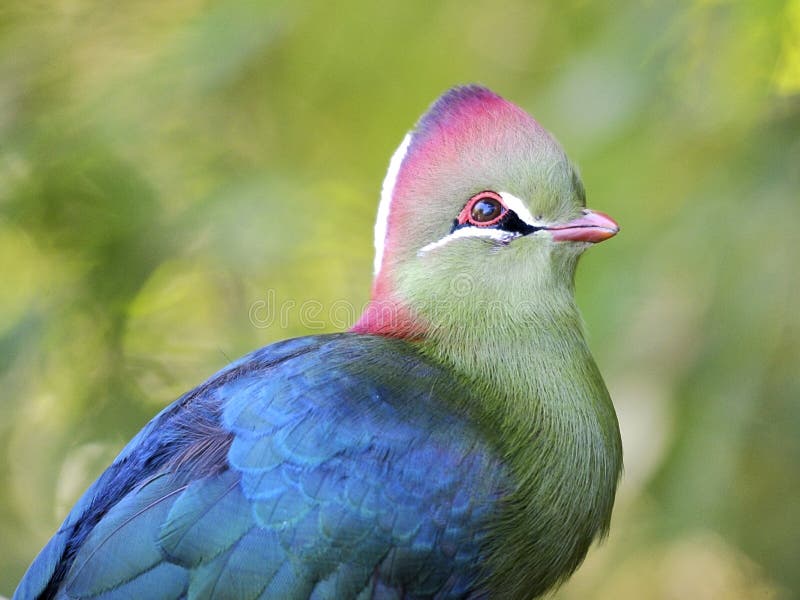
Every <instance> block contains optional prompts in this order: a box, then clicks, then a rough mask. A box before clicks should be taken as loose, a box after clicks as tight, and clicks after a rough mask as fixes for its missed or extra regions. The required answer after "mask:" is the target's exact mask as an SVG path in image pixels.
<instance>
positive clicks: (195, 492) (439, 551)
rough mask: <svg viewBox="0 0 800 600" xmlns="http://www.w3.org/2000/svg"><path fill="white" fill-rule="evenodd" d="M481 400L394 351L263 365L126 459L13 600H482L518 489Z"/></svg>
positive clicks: (393, 345)
mask: <svg viewBox="0 0 800 600" xmlns="http://www.w3.org/2000/svg"><path fill="white" fill-rule="evenodd" d="M469 394H470V391H469V389H468V387H467V386H465V385H464V384H463V382H461V381H458V380H456V379H455V378H454V377H452V376H451V375H450V374H448V373H446V372H445V371H444V370H443V369H441V368H440V367H438V366H436V365H433V364H431V363H430V362H428V361H427V360H426V359H425V358H423V357H422V356H421V355H419V354H418V353H417V351H416V350H415V349H414V348H413V347H412V346H411V345H409V344H407V343H405V342H401V341H397V340H388V339H384V338H376V337H370V336H357V335H353V334H341V335H335V336H319V337H314V338H302V339H300V340H292V341H290V342H286V343H283V344H278V345H274V346H271V347H268V348H266V349H263V350H261V351H258V352H256V353H254V354H252V355H250V356H249V357H246V358H245V359H243V360H241V361H239V362H238V363H235V364H234V365H232V366H231V367H229V368H228V369H226V370H225V371H223V372H221V373H220V374H218V375H217V376H215V377H214V378H212V379H211V380H210V381H209V382H207V383H206V384H204V385H203V386H201V387H200V388H198V389H197V390H195V391H193V392H192V393H190V394H188V395H187V396H185V397H184V398H182V399H181V400H179V401H178V402H177V403H176V404H175V405H173V406H172V407H170V408H168V409H167V410H165V411H164V412H163V413H162V414H161V415H159V417H157V418H156V420H155V421H154V423H155V424H151V425H149V426H148V428H146V429H145V430H144V431H143V433H142V434H140V436H138V437H137V442H136V444H134V445H133V446H130V445H129V447H128V448H126V450H125V451H124V452H123V455H121V457H120V459H118V461H117V462H115V463H114V465H112V467H111V468H110V469H109V471H113V470H115V469H116V471H118V473H117V474H116V475H114V476H110V475H107V474H106V475H104V476H103V477H101V479H100V480H99V481H98V483H97V484H95V486H94V488H93V489H92V490H90V492H91V493H92V494H93V497H92V498H91V499H84V500H83V501H82V502H81V503H80V504H79V506H78V507H76V511H77V512H78V513H79V514H77V515H76V514H75V513H73V514H72V515H71V516H70V517H68V519H67V522H66V523H65V526H64V527H63V528H62V530H61V531H60V532H59V534H57V536H56V537H55V538H54V542H52V545H51V546H49V547H47V548H46V549H45V551H43V554H42V555H41V556H40V558H39V559H37V560H38V562H37V563H34V565H33V566H32V567H31V570H30V571H29V573H28V574H27V575H26V579H24V580H23V582H22V583H21V584H20V587H19V589H18V590H17V595H16V597H19V598H24V597H37V595H39V593H38V592H37V593H32V591H33V592H36V588H37V586H38V587H39V589H40V590H41V595H40V597H64V598H93V599H97V600H107V599H111V598H122V597H126V598H130V597H148V598H150V597H152V598H181V597H189V598H280V599H292V598H297V599H306V598H314V599H322V598H384V597H385V598H394V597H397V598H403V597H415V598H424V597H437V598H459V597H469V596H474V595H475V594H476V593H477V591H478V588H479V581H480V578H481V576H482V572H481V569H480V565H481V558H482V550H483V541H484V538H485V535H486V533H487V530H488V528H489V526H490V520H491V514H492V513H493V509H494V506H495V503H496V502H497V500H498V498H499V496H500V495H501V494H502V492H503V490H504V488H505V486H506V485H507V482H506V479H505V475H504V470H503V468H502V465H501V464H500V462H499V460H498V459H497V458H496V456H495V454H494V452H493V450H492V449H491V447H490V446H489V444H488V443H487V442H485V441H484V436H483V435H481V432H480V431H478V429H477V428H476V427H475V426H474V425H473V424H471V423H470V421H469V419H468V418H467V417H466V416H465V415H464V414H463V413H462V412H461V411H460V409H459V407H463V406H464V405H465V404H467V403H468V401H469V397H468V396H469ZM129 471H134V473H131V472H129ZM107 473H108V472H107ZM104 477H105V478H106V482H105V484H104V485H100V484H101V483H102V482H103V478H104ZM98 486H99V487H98ZM109 496H116V497H112V498H110V499H108V497H109ZM99 497H106V498H107V500H106V501H104V502H98V501H97V498H99ZM92 507H94V512H93V508H92ZM37 564H38V566H37ZM54 565H55V566H54ZM43 581H44V582H46V584H42V582H43ZM31 582H33V583H31ZM29 594H30V595H29Z"/></svg>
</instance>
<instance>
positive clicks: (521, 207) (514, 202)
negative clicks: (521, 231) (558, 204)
mask: <svg viewBox="0 0 800 600" xmlns="http://www.w3.org/2000/svg"><path fill="white" fill-rule="evenodd" d="M500 197H501V198H502V199H503V203H504V204H505V205H506V207H507V208H508V210H513V211H514V212H515V213H517V216H518V217H519V218H520V219H522V220H523V221H524V222H525V223H527V224H528V225H532V226H534V227H538V226H541V222H539V220H538V219H535V218H534V217H533V215H532V214H531V211H529V210H528V207H527V206H525V203H524V202H523V201H522V200H520V199H519V198H517V197H516V196H514V195H513V194H509V193H508V192H500Z"/></svg>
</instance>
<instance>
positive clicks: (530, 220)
mask: <svg viewBox="0 0 800 600" xmlns="http://www.w3.org/2000/svg"><path fill="white" fill-rule="evenodd" d="M499 193H500V197H501V198H502V199H503V203H504V204H505V205H506V208H508V209H509V210H513V211H514V212H515V213H516V214H517V216H518V217H519V218H520V219H521V220H523V221H525V223H527V224H528V225H533V226H535V227H540V226H541V222H540V221H539V220H538V219H535V218H534V217H533V215H531V211H529V210H528V207H527V206H525V203H524V202H523V201H522V200H520V199H519V198H517V197H516V196H514V195H513V194H509V193H508V192H499ZM468 237H476V238H488V239H492V240H495V241H498V242H509V241H511V240H513V239H514V238H518V237H520V234H519V233H514V232H512V231H504V230H502V229H493V228H485V229H482V228H480V227H463V228H462V229H456V230H455V231H454V232H453V233H449V234H447V235H446V236H444V237H443V238H441V239H439V240H436V241H435V242H431V243H430V244H428V245H426V246H423V247H422V248H420V249H419V251H418V252H417V256H422V255H423V254H427V253H428V252H430V251H431V250H435V249H436V248H441V247H442V246H444V245H445V244H448V243H450V242H452V241H453V240H457V239H459V238H468Z"/></svg>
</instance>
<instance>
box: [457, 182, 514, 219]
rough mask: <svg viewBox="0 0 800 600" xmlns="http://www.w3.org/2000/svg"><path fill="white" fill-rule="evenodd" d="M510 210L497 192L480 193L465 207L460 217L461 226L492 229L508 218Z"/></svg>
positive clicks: (486, 191) (485, 191)
mask: <svg viewBox="0 0 800 600" xmlns="http://www.w3.org/2000/svg"><path fill="white" fill-rule="evenodd" d="M507 212H508V209H507V208H506V205H505V204H503V198H502V197H501V196H500V194H498V193H497V192H492V191H490V190H484V191H482V192H478V193H477V194H475V195H474V196H473V197H472V198H470V199H469V201H468V202H467V203H466V204H465V205H464V208H462V209H461V212H460V213H459V215H458V222H459V224H460V225H474V226H476V227H491V226H492V225H496V224H497V223H498V222H499V221H500V219H502V218H503V217H504V216H506V213H507Z"/></svg>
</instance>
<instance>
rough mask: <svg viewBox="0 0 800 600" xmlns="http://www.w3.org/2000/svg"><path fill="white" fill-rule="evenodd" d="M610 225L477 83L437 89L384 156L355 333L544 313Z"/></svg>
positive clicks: (568, 292)
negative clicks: (371, 265) (367, 288)
mask: <svg viewBox="0 0 800 600" xmlns="http://www.w3.org/2000/svg"><path fill="white" fill-rule="evenodd" d="M617 231H618V228H617V225H616V223H615V222H614V221H613V220H611V219H610V218H609V217H607V216H605V215H603V214H601V213H597V212H593V211H589V210H587V209H586V199H585V193H584V189H583V184H582V183H581V180H580V177H579V176H578V174H577V172H576V170H575V168H574V167H573V165H572V164H571V163H570V161H569V159H568V158H567V156H566V155H565V153H564V151H563V149H562V148H561V146H560V145H559V144H558V142H557V141H556V140H555V139H554V138H553V137H552V136H551V135H550V134H549V133H548V132H547V131H546V130H545V129H544V128H543V127H542V126H541V125H539V123H537V122H536V121H535V120H534V119H533V118H531V117H530V116H529V115H528V114H527V113H525V112H524V111H523V110H522V109H520V108H519V107H517V106H515V105H514V104H512V103H510V102H508V101H506V100H504V99H503V98H501V97H500V96H497V95H496V94H494V93H493V92H491V91H489V90H487V89H486V88H482V87H478V86H468V87H459V88H454V89H452V90H450V91H449V92H447V93H445V94H444V95H443V96H442V97H441V98H439V100H437V101H436V102H435V103H434V104H433V106H432V107H431V108H430V109H429V110H428V112H427V113H426V114H425V115H424V116H423V117H422V119H420V121H419V123H418V124H417V126H416V127H415V129H414V131H412V132H411V133H409V134H408V135H407V136H406V138H405V139H404V140H403V143H402V144H401V145H400V147H399V148H398V150H397V151H396V152H395V155H394V156H393V158H392V160H391V164H390V167H389V172H388V174H387V176H386V180H385V181H384V185H383V192H382V196H381V204H380V208H379V211H378V220H377V223H376V226H375V246H376V256H375V282H374V285H373V293H372V302H371V304H370V308H369V309H368V310H367V311H366V312H365V314H364V315H363V316H362V318H361V320H360V321H359V323H358V324H357V325H356V327H355V328H354V329H355V330H356V331H360V332H369V333H379V334H383V335H394V336H399V337H418V336H423V337H424V336H426V334H427V333H431V332H433V331H437V330H438V331H441V330H442V329H451V328H454V327H455V328H458V327H459V323H462V324H463V323H474V322H475V321H474V319H475V318H476V317H477V316H478V315H483V318H482V322H484V323H486V324H487V325H488V324H492V323H494V321H498V322H499V321H506V320H508V319H512V320H513V319H515V318H527V317H526V316H525V315H530V314H531V313H533V314H536V313H546V312H549V311H551V310H555V309H557V308H558V305H559V304H561V303H563V302H566V301H569V300H570V299H571V297H572V282H573V277H574V271H575V265H576V262H577V258H578V256H579V255H580V254H581V253H582V252H583V251H584V250H585V249H586V248H587V247H588V246H589V245H591V244H592V243H596V242H599V241H602V240H604V239H607V238H609V237H611V236H613V235H614V234H615V233H616V232H617Z"/></svg>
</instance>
